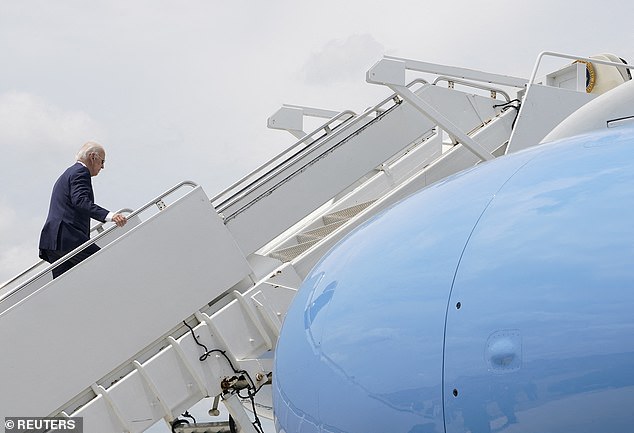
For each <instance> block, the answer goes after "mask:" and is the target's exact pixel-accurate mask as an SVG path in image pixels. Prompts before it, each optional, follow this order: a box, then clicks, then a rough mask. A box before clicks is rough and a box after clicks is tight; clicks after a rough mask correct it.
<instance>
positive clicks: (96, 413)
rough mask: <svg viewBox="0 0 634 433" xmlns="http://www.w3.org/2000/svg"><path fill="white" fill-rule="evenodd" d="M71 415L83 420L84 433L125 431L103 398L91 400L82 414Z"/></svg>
mask: <svg viewBox="0 0 634 433" xmlns="http://www.w3.org/2000/svg"><path fill="white" fill-rule="evenodd" d="M69 415H70V416H80V417H82V418H83V420H84V421H83V422H84V432H86V433H88V432H90V433H115V432H116V433H120V432H123V431H125V430H124V426H123V425H122V424H121V422H120V421H119V420H118V419H117V417H116V416H115V415H114V414H113V413H112V410H111V408H110V407H108V404H107V403H106V400H105V399H104V398H103V397H101V396H99V397H96V398H94V399H93V400H91V401H90V403H88V404H87V405H86V406H84V407H83V408H82V410H81V411H80V412H78V413H76V414H72V415H71V414H69ZM131 433H132V432H131Z"/></svg>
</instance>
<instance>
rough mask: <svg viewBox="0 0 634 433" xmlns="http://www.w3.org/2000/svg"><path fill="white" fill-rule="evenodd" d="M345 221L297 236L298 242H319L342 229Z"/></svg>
mask: <svg viewBox="0 0 634 433" xmlns="http://www.w3.org/2000/svg"><path fill="white" fill-rule="evenodd" d="M345 222H346V221H345V220H341V221H336V222H334V223H331V224H328V225H326V226H322V227H317V228H316V229H312V230H308V231H306V232H304V233H300V234H298V235H297V241H298V242H299V243H304V242H310V241H313V240H319V239H323V238H325V237H326V236H327V235H329V234H330V233H332V232H334V231H335V230H336V229H337V228H339V227H341V226H342V225H343V223H345Z"/></svg>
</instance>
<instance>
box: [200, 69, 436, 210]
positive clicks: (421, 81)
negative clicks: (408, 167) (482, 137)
mask: <svg viewBox="0 0 634 433" xmlns="http://www.w3.org/2000/svg"><path fill="white" fill-rule="evenodd" d="M415 84H428V82H427V81H426V80H424V79H421V78H419V79H416V80H413V81H412V82H410V83H409V84H407V87H411V86H413V85H415ZM396 97H397V94H396V93H394V94H392V95H390V96H389V97H387V98H385V99H383V100H382V101H381V102H379V103H378V104H376V105H375V106H373V107H370V108H368V109H367V110H366V111H364V112H363V113H361V114H360V115H358V116H356V117H354V118H353V119H352V120H351V121H350V122H349V123H346V127H348V128H351V127H353V126H354V125H356V124H358V123H359V122H361V121H362V120H363V119H365V118H366V117H368V116H369V115H370V114H371V113H374V112H377V113H383V112H384V110H381V107H382V106H383V105H385V104H386V103H388V102H389V101H392V100H395V98H396ZM342 113H346V112H342ZM348 120H350V119H348ZM346 122H347V121H346ZM342 125H343V124H342ZM342 125H339V126H342ZM339 126H338V127H339ZM322 128H324V126H321V127H319V128H317V129H316V130H315V131H314V132H313V133H311V134H314V133H315V132H317V131H319V130H320V129H322ZM340 131H341V130H339V132H340ZM311 134H309V135H307V136H305V137H303V138H302V139H300V140H299V141H298V142H297V143H296V144H294V145H293V146H291V147H290V148H288V149H286V150H285V151H283V152H282V153H281V154H279V155H277V156H276V157H275V158H273V159H272V160H270V161H268V162H267V163H265V164H264V165H262V166H261V167H259V168H257V169H256V170H254V171H253V172H252V173H250V174H248V175H247V176H245V177H243V178H242V179H241V180H239V181H238V182H236V183H234V184H233V185H232V186H230V187H229V188H227V189H226V190H225V191H223V192H222V193H220V194H218V195H216V196H215V197H214V198H212V199H211V202H212V203H213V202H214V201H215V200H217V199H218V198H219V197H221V196H223V195H225V194H227V193H228V192H229V190H231V189H233V188H235V187H236V186H238V185H239V184H240V183H242V182H244V181H245V180H247V179H248V178H250V177H252V176H253V175H254V174H255V173H257V172H259V171H262V170H263V169H264V168H265V167H267V166H269V165H271V163H272V162H274V161H275V160H277V159H279V158H280V157H281V156H283V155H286V154H288V153H290V151H292V150H293V149H295V148H296V147H297V146H298V145H300V144H301V143H303V142H304V140H306V139H307V138H309V137H310V136H311ZM322 137H323V136H322ZM322 137H319V138H322ZM316 143H317V141H315V142H313V143H310V144H309V145H307V146H306V147H305V148H303V149H301V150H300V151H299V152H297V153H295V154H294V155H292V156H291V157H289V158H288V159H286V160H285V161H283V162H281V163H280V164H278V165H276V166H275V167H273V168H271V169H270V170H269V171H268V172H266V173H264V174H263V175H261V176H260V177H258V178H257V179H255V180H253V181H252V182H250V183H249V184H248V185H246V186H244V187H243V188H242V189H240V190H239V191H238V192H236V193H234V194H233V195H232V196H231V197H228V198H227V199H225V200H224V201H223V202H222V203H219V204H214V206H215V207H216V209H217V210H218V211H219V212H222V211H223V210H224V209H225V208H226V207H228V206H229V205H228V204H227V203H228V202H229V201H231V202H232V203H235V202H236V201H237V200H238V199H239V198H242V197H244V196H245V195H246V194H248V193H249V192H250V191H252V190H254V189H256V188H257V187H259V186H261V185H262V184H263V182H260V181H262V180H263V179H264V178H265V177H267V176H269V175H271V173H273V172H274V171H275V170H277V169H279V168H280V167H281V166H282V165H283V164H285V163H287V162H288V161H290V160H291V159H292V158H293V157H295V156H296V155H298V154H299V153H300V152H304V151H305V150H307V149H309V148H314V146H315V145H316ZM269 177H270V176H269ZM258 182H259V183H258ZM232 203H231V204H232ZM223 206H224V207H223Z"/></svg>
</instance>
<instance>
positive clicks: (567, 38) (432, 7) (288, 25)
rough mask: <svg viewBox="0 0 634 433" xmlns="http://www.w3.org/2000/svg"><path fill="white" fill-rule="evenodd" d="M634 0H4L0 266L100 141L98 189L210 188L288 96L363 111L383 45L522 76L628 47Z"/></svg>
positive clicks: (237, 170)
mask: <svg viewBox="0 0 634 433" xmlns="http://www.w3.org/2000/svg"><path fill="white" fill-rule="evenodd" d="M633 5H634V3H632V2H625V1H622V0H618V1H617V0H603V1H601V2H596V1H592V2H590V1H586V0H576V1H559V2H553V1H550V0H548V1H546V0H533V1H531V2H521V1H517V0H515V1H513V0H491V1H473V0H446V1H438V2H429V1H420V0H419V1H404V0H390V1H380V2H379V1H371V0H366V1H358V0H347V1H332V0H319V1H314V2H310V3H309V2H305V1H299V0H295V1H290V0H269V1H256V0H253V1H246V0H233V1H223V2H221V1H215V0H183V1H174V0H172V1H167V0H109V1H101V0H92V1H89V2H88V1H81V0H57V1H50V0H0V59H1V61H2V66H1V67H0V146H1V150H2V153H1V156H0V185H1V193H0V282H2V281H5V280H7V279H9V278H10V277H11V276H13V275H14V274H16V273H18V272H19V271H21V270H22V269H24V268H25V267H27V266H29V265H31V264H32V263H34V262H35V261H36V259H37V257H36V255H37V242H38V238H39V232H40V229H41V226H42V224H43V222H44V220H45V218H46V212H47V209H48V200H49V196H50V191H51V187H52V185H53V183H54V181H55V179H56V178H57V177H58V176H59V174H60V173H61V172H62V171H63V170H64V169H65V168H66V167H67V166H69V165H70V164H72V162H73V157H74V154H75V152H76V151H77V149H78V148H79V147H80V146H81V145H82V144H83V143H84V142H85V141H87V140H97V141H100V142H101V143H103V144H104V145H105V146H106V149H107V152H108V155H107V164H106V169H105V170H104V171H103V172H102V173H101V174H100V175H99V176H98V177H97V178H94V179H93V185H94V189H95V192H96V196H97V202H98V203H99V204H101V205H102V206H104V207H106V208H109V209H111V210H116V209H119V208H123V207H131V208H135V207H139V206H140V205H142V204H144V203H145V202H146V201H148V200H150V199H151V198H153V197H154V196H156V195H158V194H159V193H161V192H163V191H164V190H166V189H168V188H170V187H171V186H172V185H174V184H176V183H178V182H179V181H181V180H184V179H190V180H194V181H196V182H197V183H199V184H201V185H202V186H203V187H204V189H205V190H206V191H207V193H208V195H210V196H212V195H214V194H215V193H217V192H220V191H221V190H222V189H223V188H225V187H226V186H228V185H230V184H231V183H232V182H233V181H235V180H237V179H238V178H240V177H242V176H243V175H245V174H247V173H248V172H249V171H251V170H252V169H254V168H255V167H257V166H258V165H260V164H261V163H263V162H264V161H266V159H267V158H269V157H271V156H273V155H275V154H277V153H278V152H280V151H281V150H283V149H284V148H286V147H288V146H289V145H291V144H292V143H293V142H294V139H293V137H292V136H291V135H290V134H288V133H285V132H281V131H274V130H268V129H267V128H266V119H267V117H268V116H269V115H270V114H272V113H273V112H274V111H276V110H277V109H278V108H279V107H280V105H281V104H283V103H289V104H301V105H307V106H312V107H319V108H326V109H332V110H344V109H352V110H354V111H356V112H361V111H363V110H364V109H365V108H366V107H368V106H370V105H373V104H374V103H376V102H378V101H379V99H381V98H383V97H384V96H386V95H388V94H389V91H387V89H385V88H381V87H379V86H375V85H371V84H367V83H365V72H366V71H367V70H368V69H369V68H370V67H371V66H372V65H373V64H374V63H375V62H376V61H378V60H379V59H380V58H381V56H382V55H385V54H387V55H395V56H401V57H407V58H413V59H418V60H424V61H430V62H437V63H442V64H447V65H453V66H462V67H469V68H474V69H480V70H484V71H488V72H496V73H502V74H508V75H515V76H523V77H528V75H529V74H530V72H531V69H532V67H533V64H534V62H535V58H536V57H537V55H538V54H539V52H541V51H544V50H550V51H559V52H566V53H570V54H578V55H593V54H598V53H602V52H612V53H614V54H617V55H619V56H621V57H623V58H625V59H627V60H629V61H634V30H633V29H634V26H633V25H632V22H631V20H632V16H634V6H633Z"/></svg>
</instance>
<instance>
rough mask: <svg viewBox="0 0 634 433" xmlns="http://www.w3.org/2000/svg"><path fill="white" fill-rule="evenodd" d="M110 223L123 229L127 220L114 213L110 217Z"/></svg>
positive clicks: (121, 215)
mask: <svg viewBox="0 0 634 433" xmlns="http://www.w3.org/2000/svg"><path fill="white" fill-rule="evenodd" d="M112 222H114V223H115V224H116V225H118V226H119V227H123V226H124V225H125V223H127V222H128V219H127V218H126V217H125V216H124V215H123V214H120V213H116V214H114V215H113V216H112Z"/></svg>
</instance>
